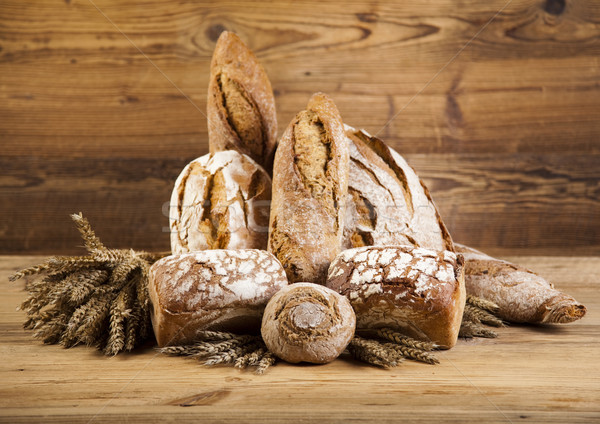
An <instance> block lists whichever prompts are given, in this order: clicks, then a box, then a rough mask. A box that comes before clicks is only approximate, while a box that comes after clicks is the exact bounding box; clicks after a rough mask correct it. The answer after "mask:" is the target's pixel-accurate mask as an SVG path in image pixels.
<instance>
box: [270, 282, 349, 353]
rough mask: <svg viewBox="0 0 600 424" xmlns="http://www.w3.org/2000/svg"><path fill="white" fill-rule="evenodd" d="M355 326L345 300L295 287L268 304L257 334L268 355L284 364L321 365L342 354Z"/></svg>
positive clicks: (317, 288) (320, 288) (305, 285)
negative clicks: (281, 360) (276, 357)
mask: <svg viewBox="0 0 600 424" xmlns="http://www.w3.org/2000/svg"><path fill="white" fill-rule="evenodd" d="M355 326H356V317H355V315H354V311H353V310H352V306H351V305H350V302H349V301H348V299H347V298H345V297H344V296H341V295H340V294H338V293H336V292H334V291H333V290H330V289H328V288H327V287H323V286H321V285H317V284H312V283H296V284H292V285H290V286H287V287H284V288H283V289H281V290H280V291H278V292H277V293H276V294H275V295H274V296H273V297H272V298H271V300H269V303H268V304H267V307H266V308H265V313H264V315H263V320H262V327H261V334H262V337H263V340H264V341H265V344H266V345H267V347H268V348H269V351H271V352H273V353H274V354H275V355H277V356H278V357H279V358H281V359H283V360H284V361H287V362H291V363H297V362H311V363H314V364H324V363H327V362H331V361H333V360H334V359H335V358H337V357H338V356H339V355H340V354H341V353H342V352H343V351H344V349H345V348H346V346H348V343H350V340H352V337H353V336H354V328H355Z"/></svg>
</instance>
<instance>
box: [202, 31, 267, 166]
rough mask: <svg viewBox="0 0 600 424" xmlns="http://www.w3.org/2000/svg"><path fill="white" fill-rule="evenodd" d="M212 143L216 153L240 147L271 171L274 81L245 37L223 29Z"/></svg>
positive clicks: (213, 85) (211, 96)
mask: <svg viewBox="0 0 600 424" xmlns="http://www.w3.org/2000/svg"><path fill="white" fill-rule="evenodd" d="M207 117H208V145H209V148H210V152H211V153H215V152H218V151H222V150H237V151H239V152H241V153H244V154H246V155H248V156H250V157H251V158H252V159H254V160H255V161H256V162H257V163H259V164H260V165H261V166H263V167H264V168H265V169H266V170H267V171H268V172H270V170H271V167H272V163H273V154H274V152H275V146H276V143H277V115H276V112H275V99H274V97H273V90H272V89H271V83H270V82H269V78H268V77H267V74H266V73H265V70H264V69H263V67H262V66H261V65H260V63H259V62H258V60H257V59H256V56H254V54H253V53H252V51H250V49H248V47H246V45H245V44H244V43H243V42H242V40H240V38H239V37H238V36H237V35H236V34H234V33H232V32H228V31H224V32H223V33H221V35H220V37H219V39H218V40H217V45H216V47H215V51H214V53H213V57H212V62H211V65H210V81H209V85H208V103H207Z"/></svg>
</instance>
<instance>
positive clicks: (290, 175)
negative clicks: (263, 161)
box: [268, 93, 348, 284]
mask: <svg viewBox="0 0 600 424" xmlns="http://www.w3.org/2000/svg"><path fill="white" fill-rule="evenodd" d="M347 190H348V144H347V142H346V137H345V135H344V128H343V124H342V120H341V118H340V115H339V112H338V110H337V108H336V106H335V104H334V103H333V101H332V100H331V99H330V98H329V97H327V96H326V95H325V94H322V93H317V94H314V95H313V96H312V97H311V99H310V101H309V102H308V106H307V108H306V110H304V111H302V112H300V113H299V114H298V115H296V117H295V118H294V119H293V120H292V122H291V123H290V125H289V126H288V128H287V129H286V131H285V133H284V134H283V136H282V137H281V140H280V142H279V147H278V148H277V152H276V154H275V162H274V165H273V199H272V203H271V216H270V224H269V244H268V248H269V251H271V252H272V253H273V254H274V255H275V256H276V257H277V258H278V259H279V260H280V261H281V263H282V264H283V266H284V268H285V271H286V273H287V276H288V279H289V280H290V282H292V283H294V282H299V281H304V282H310V283H317V284H324V283H325V279H326V278H327V269H328V267H329V264H330V263H331V261H332V260H333V259H334V258H335V256H336V255H337V254H338V253H339V252H340V250H341V244H342V236H343V231H344V215H345V205H344V202H345V200H346V195H347Z"/></svg>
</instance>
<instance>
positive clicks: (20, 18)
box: [0, 0, 600, 254]
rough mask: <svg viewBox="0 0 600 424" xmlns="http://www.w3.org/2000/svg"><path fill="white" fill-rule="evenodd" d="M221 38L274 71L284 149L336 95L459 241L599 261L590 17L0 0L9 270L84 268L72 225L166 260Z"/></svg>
mask: <svg viewBox="0 0 600 424" xmlns="http://www.w3.org/2000/svg"><path fill="white" fill-rule="evenodd" d="M493 17H495V18H494V19H493V20H492V21H491V22H489V21H490V19H491V18H493ZM488 22H489V24H488ZM223 29H228V30H233V31H235V32H237V33H238V34H239V35H240V36H241V37H242V38H243V39H244V40H245V41H246V42H247V44H248V45H249V46H250V47H251V48H252V49H253V50H254V51H255V52H256V53H257V55H258V57H259V59H260V60H261V61H262V63H263V65H264V67H265V68H266V70H267V72H268V74H269V76H270V79H271V82H272V85H273V88H274V91H275V95H276V101H277V108H278V110H277V114H278V121H279V126H280V129H279V133H280V134H281V132H282V131H283V129H284V128H285V126H286V125H287V123H288V122H289V121H290V119H291V118H292V117H293V116H294V114H295V113H296V112H297V111H298V110H300V109H301V108H303V106H304V105H305V104H306V101H307V99H308V97H309V96H310V94H311V93H312V92H315V91H324V92H326V93H329V94H330V95H331V96H332V97H333V98H334V100H335V101H336V102H337V104H338V106H339V109H340V111H341V113H342V116H343V117H344V119H345V121H346V122H347V123H349V124H351V125H354V126H358V127H363V128H365V129H367V130H368V131H370V132H372V133H379V135H380V136H382V137H383V138H384V139H385V140H386V141H387V142H389V143H390V144H391V145H392V146H393V147H394V148H396V149H397V150H398V151H400V152H401V153H402V154H404V155H405V156H406V158H407V160H408V161H409V163H410V164H412V165H413V166H414V167H415V168H416V170H417V172H418V173H419V174H420V175H421V176H422V177H423V178H424V179H425V181H426V183H427V184H428V185H429V187H430V189H431V192H432V194H433V196H434V199H435V200H436V202H437V204H438V206H439V208H440V210H441V213H442V216H443V217H444V218H445V220H446V223H447V224H448V226H449V228H450V230H451V232H452V234H453V235H454V238H455V239H456V240H458V241H461V242H464V243H468V244H471V245H473V246H478V247H482V248H489V247H505V248H515V249H518V248H562V249H563V250H562V253H563V254H569V253H570V252H573V251H576V250H577V251H578V252H579V253H580V254H581V253H582V249H583V251H584V253H585V252H588V251H589V252H592V251H594V250H595V251H596V252H598V251H599V249H598V248H600V165H599V163H600V119H599V118H600V42H599V41H600V3H598V2H597V1H594V0H513V1H507V0H493V1H483V2H482V1H456V0H429V1H425V2H389V1H345V2H330V1H324V0H318V1H294V2H288V1H286V2H264V3H254V2H214V1H206V2H201V1H169V2H165V1H159V0H144V1H136V0H93V1H92V0H61V1H59V0H3V1H2V2H1V3H0V146H1V147H0V149H1V151H0V169H1V171H0V218H1V219H0V253H61V252H62V253H67V252H73V251H77V249H76V248H75V246H79V245H80V244H81V243H80V241H79V239H78V236H77V234H76V231H75V230H74V229H73V227H72V224H71V222H70V220H69V218H68V214H69V213H72V212H79V211H82V212H83V213H84V214H85V215H86V216H88V217H89V218H90V220H91V222H92V224H93V226H94V227H95V228H96V229H97V232H98V233H99V235H100V236H101V238H102V239H103V240H104V241H105V242H106V243H107V244H108V245H111V246H115V247H134V248H145V249H153V250H154V249H155V250H165V249H167V248H168V233H167V232H166V231H165V227H166V226H167V223H168V222H167V218H166V207H165V202H167V201H168V199H169V196H170V191H171V187H172V184H173V182H174V179H175V178H176V176H177V175H178V173H179V172H180V170H181V169H182V167H183V166H184V165H185V164H186V163H187V162H188V161H190V160H191V159H193V158H195V157H197V156H200V155H202V154H204V153H206V152H207V129H206V119H205V116H204V112H205V107H206V101H205V98H206V89H207V84H208V69H209V61H210V57H211V54H212V50H213V48H214V43H215V40H216V39H217V37H218V35H219V33H220V32H221V31H222V30H223ZM392 118H393V119H392ZM390 120H391V122H390Z"/></svg>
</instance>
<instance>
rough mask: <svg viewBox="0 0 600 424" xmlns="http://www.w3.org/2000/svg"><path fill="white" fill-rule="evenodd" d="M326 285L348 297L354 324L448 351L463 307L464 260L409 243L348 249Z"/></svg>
mask: <svg viewBox="0 0 600 424" xmlns="http://www.w3.org/2000/svg"><path fill="white" fill-rule="evenodd" d="M327 287H329V288H331V289H332V290H334V291H336V292H338V293H340V294H342V295H344V296H346V297H347V298H348V299H349V300H350V303H351V304H352V307H353V308H354V312H355V313H356V328H357V329H359V330H375V329H379V328H391V329H393V330H396V331H399V332H401V333H403V334H406V335H407V336H409V337H413V338H416V339H418V340H423V341H428V342H434V343H435V344H437V345H439V347H442V348H445V349H449V348H451V347H453V346H454V345H455V344H456V341H457V338H458V332H459V330H460V324H461V321H462V315H463V310H464V305H465V297H466V294H465V280H464V270H463V258H462V256H461V255H456V254H455V253H454V252H450V251H447V250H446V251H434V250H430V249H423V248H413V247H410V246H367V247H359V248H354V249H348V250H345V251H343V252H342V253H340V254H339V255H338V257H337V258H336V259H335V260H334V261H333V262H332V264H331V267H330V268H329V276H328V279H327Z"/></svg>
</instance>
